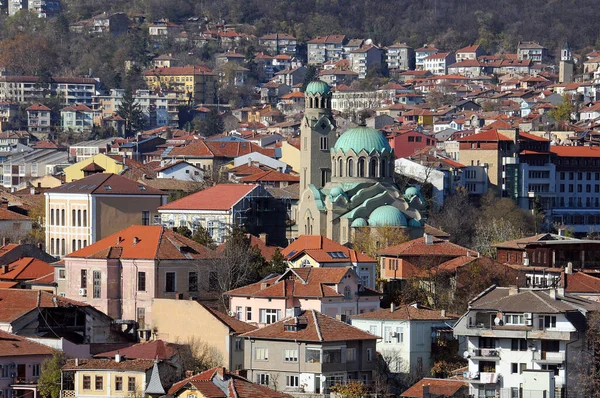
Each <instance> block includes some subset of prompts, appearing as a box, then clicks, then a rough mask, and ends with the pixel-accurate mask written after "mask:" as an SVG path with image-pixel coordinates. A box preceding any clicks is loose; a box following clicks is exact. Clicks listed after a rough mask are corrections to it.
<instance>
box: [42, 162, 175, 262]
mask: <svg viewBox="0 0 600 398" xmlns="http://www.w3.org/2000/svg"><path fill="white" fill-rule="evenodd" d="M44 195H45V197H46V218H45V222H46V225H45V230H46V242H47V243H46V244H47V247H48V251H49V253H50V254H53V255H55V256H65V255H67V254H69V253H71V252H74V251H76V250H78V249H81V248H82V247H86V246H88V245H91V244H93V243H94V242H96V241H98V240H100V239H103V238H106V237H107V236H110V235H112V234H113V233H115V232H118V231H120V230H121V229H123V228H125V227H128V226H130V225H150V223H151V222H152V219H153V217H155V216H157V215H158V213H157V208H158V207H160V206H161V205H163V204H165V203H166V199H167V195H166V192H164V191H160V190H158V189H155V188H151V187H148V186H146V185H144V184H142V183H139V182H135V181H132V180H129V179H127V178H125V177H122V176H119V175H116V174H108V173H97V174H93V175H90V176H88V177H85V178H82V179H80V180H76V181H72V182H70V183H66V184H64V185H61V186H60V187H57V188H53V189H50V190H48V191H46V192H45V193H44Z"/></svg>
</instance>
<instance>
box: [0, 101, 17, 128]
mask: <svg viewBox="0 0 600 398" xmlns="http://www.w3.org/2000/svg"><path fill="white" fill-rule="evenodd" d="M18 114H19V104H17V103H15V102H6V101H4V102H0V128H2V127H4V126H3V125H4V124H5V123H10V122H12V121H13V119H14V118H15V117H17V115H18ZM2 130H5V129H4V128H2Z"/></svg>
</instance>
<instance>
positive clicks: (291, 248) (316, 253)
mask: <svg viewBox="0 0 600 398" xmlns="http://www.w3.org/2000/svg"><path fill="white" fill-rule="evenodd" d="M333 252H341V253H344V255H345V257H333V256H331V255H329V254H328V253H333ZM281 254H283V256H284V257H285V258H286V259H287V260H293V259H295V258H298V256H301V255H302V254H307V255H309V256H310V257H311V258H313V259H314V260H315V261H318V262H319V263H339V262H342V263H344V262H362V263H374V262H376V260H375V259H374V258H372V257H369V256H367V255H366V254H363V253H360V252H357V251H356V250H353V249H350V248H348V247H346V246H344V245H341V244H339V243H337V242H335V241H333V240H331V239H329V238H326V237H324V236H321V235H300V236H299V237H298V239H296V240H295V241H293V242H292V243H290V244H289V245H288V246H287V247H286V248H285V249H283V251H282V252H281Z"/></svg>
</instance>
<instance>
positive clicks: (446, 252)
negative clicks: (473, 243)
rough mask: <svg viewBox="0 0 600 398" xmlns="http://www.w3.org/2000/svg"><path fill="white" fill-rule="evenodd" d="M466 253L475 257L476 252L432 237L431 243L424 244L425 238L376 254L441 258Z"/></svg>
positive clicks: (391, 247)
mask: <svg viewBox="0 0 600 398" xmlns="http://www.w3.org/2000/svg"><path fill="white" fill-rule="evenodd" d="M468 253H470V254H472V255H474V256H475V257H477V252H475V251H474V250H470V249H467V248H466V247H462V246H459V245H457V244H454V243H452V242H449V241H447V240H443V239H437V238H433V237H432V243H431V244H427V243H425V238H423V237H421V238H417V239H413V240H410V241H408V242H404V243H401V244H399V245H395V246H390V247H388V248H386V249H383V250H380V251H379V252H378V253H377V254H379V255H380V256H388V257H404V256H443V257H459V256H466V255H468Z"/></svg>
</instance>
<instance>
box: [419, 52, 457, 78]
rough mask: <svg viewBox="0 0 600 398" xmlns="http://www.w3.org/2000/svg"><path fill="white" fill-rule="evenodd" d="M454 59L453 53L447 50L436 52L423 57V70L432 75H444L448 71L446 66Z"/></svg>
mask: <svg viewBox="0 0 600 398" xmlns="http://www.w3.org/2000/svg"><path fill="white" fill-rule="evenodd" d="M455 61H456V59H455V57H454V54H453V53H449V52H443V53H441V52H438V53H435V54H431V55H428V56H426V57H425V58H423V70H428V71H429V72H431V73H432V74H433V75H438V76H441V75H445V74H447V73H448V66H449V65H452V64H453V63H454V62H455Z"/></svg>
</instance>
